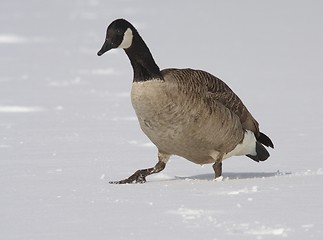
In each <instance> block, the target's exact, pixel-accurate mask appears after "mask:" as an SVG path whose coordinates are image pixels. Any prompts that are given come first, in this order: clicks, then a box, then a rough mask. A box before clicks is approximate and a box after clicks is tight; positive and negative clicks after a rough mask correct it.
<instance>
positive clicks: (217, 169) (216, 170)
mask: <svg viewBox="0 0 323 240" xmlns="http://www.w3.org/2000/svg"><path fill="white" fill-rule="evenodd" d="M213 170H214V173H215V179H217V178H219V177H221V176H222V162H221V161H218V162H215V163H214V164H213Z"/></svg>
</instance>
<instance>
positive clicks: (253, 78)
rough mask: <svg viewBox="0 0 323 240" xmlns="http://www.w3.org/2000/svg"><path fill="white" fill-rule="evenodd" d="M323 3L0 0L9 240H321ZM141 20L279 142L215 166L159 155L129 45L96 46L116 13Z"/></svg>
mask: <svg viewBox="0 0 323 240" xmlns="http://www.w3.org/2000/svg"><path fill="white" fill-rule="evenodd" d="M322 12H323V4H322V2H321V1H291V0H290V1H278V0H277V1H276V0H274V1H266V2H265V1H213V0H212V1H211V0H210V1H176V2H175V1H130V0H129V1H103V0H73V1H63V0H55V1H54V0H53V1H40V0H34V1H19V0H10V1H9V0H8V1H2V2H1V7H0V239H1V240H2V239H3V240H22V239H24V240H25V239H33V240H38V239H39V240H46V239H53V240H54V239H55V240H58V239H64V240H65V239H66V240H70V239H78V240H83V239H84V240H88V239H89V240H94V239H95V240H97V239H98V240H101V239H156V240H158V239H239V240H240V239H279V238H284V239H293V240H294V239H321V238H322V237H323V233H322V231H323V203H322V197H323V194H322V187H323V163H322V161H323V159H322V158H323V150H322V145H323V139H322V134H323V126H322V117H323V107H322V102H323V93H322V90H323V83H322V80H323V79H322V71H323V47H322V43H323V27H322V26H323V14H322ZM120 17H123V18H126V19H127V20H129V21H130V22H132V23H133V24H134V25H135V26H136V27H137V29H138V31H139V32H140V34H141V36H142V37H143V38H144V40H145V41H146V43H147V45H148V46H149V47H150V50H151V52H152V54H153V56H154V57H155V60H156V62H157V64H159V66H160V68H161V69H163V68H167V67H178V68H185V67H190V68H196V69H203V70H206V71H208V72H210V73H212V74H214V75H216V76H218V77H220V78H221V79H222V80H224V81H225V82H226V83H227V84H228V85H229V86H230V87H231V88H232V89H233V90H234V91H235V92H236V93H237V94H238V95H239V96H240V98H241V99H242V100H243V101H244V103H245V104H246V105H247V107H248V108H249V110H250V111H251V112H252V114H253V115H254V117H255V118H256V119H257V120H258V121H259V123H260V127H261V130H262V131H263V132H264V133H266V134H267V135H268V136H270V137H271V139H272V140H273V142H274V144H275V149H274V150H271V151H270V153H271V157H270V158H269V159H268V160H267V161H266V162H262V163H259V164H257V163H255V162H253V161H251V160H250V159H249V158H246V157H233V158H231V159H228V160H226V161H225V162H224V164H223V165H224V166H223V171H224V174H223V175H224V181H222V182H215V181H212V179H213V170H212V167H211V165H206V166H203V167H201V166H199V165H195V164H192V163H190V162H188V161H186V160H184V159H182V158H179V157H173V158H172V159H171V161H170V162H169V164H168V165H167V167H166V169H165V170H164V171H163V172H162V173H161V174H159V175H155V176H151V177H149V178H148V182H147V183H146V184H142V185H140V184H139V185H111V184H109V183H108V181H109V180H120V179H123V178H126V177H128V176H129V175H130V174H132V173H133V172H134V171H135V170H137V169H140V168H146V167H152V166H153V165H154V164H155V163H156V162H157V150H156V148H155V147H154V146H153V145H152V144H151V143H150V142H149V140H148V138H147V137H146V136H145V135H144V134H143V133H142V132H141V130H140V128H139V125H138V123H137V120H136V117H135V114H134V111H133V109H132V107H131V103H130V97H129V95H130V88H131V82H132V69H131V66H130V63H129V60H128V59H127V56H126V55H125V54H124V52H123V50H112V51H111V52H109V53H107V54H105V55H103V56H102V57H97V56H96V52H97V51H98V50H99V49H100V48H101V45H102V43H103V41H104V37H105V31H106V27H107V26H108V24H109V23H110V22H111V21H113V20H114V19H116V18H120Z"/></svg>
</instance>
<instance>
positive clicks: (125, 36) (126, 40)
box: [118, 28, 133, 48]
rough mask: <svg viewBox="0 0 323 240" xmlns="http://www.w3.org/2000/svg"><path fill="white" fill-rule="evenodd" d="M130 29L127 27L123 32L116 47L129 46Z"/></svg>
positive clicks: (130, 42) (131, 36)
mask: <svg viewBox="0 0 323 240" xmlns="http://www.w3.org/2000/svg"><path fill="white" fill-rule="evenodd" d="M132 38H133V35H132V31H131V29H130V28H128V29H127V30H126V31H125V32H124V34H123V40H122V42H121V44H120V45H119V47H118V48H129V47H130V46H131V44H132Z"/></svg>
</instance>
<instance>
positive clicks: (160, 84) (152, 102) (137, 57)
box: [97, 19, 274, 184]
mask: <svg viewBox="0 0 323 240" xmlns="http://www.w3.org/2000/svg"><path fill="white" fill-rule="evenodd" d="M113 48H123V49H124V51H125V52H126V54H127V55H128V57H129V60H130V63H131V65H132V68H133V72H134V77H133V83H132V89H131V101H132V105H133V108H134V109H135V112H136V114H137V117H138V120H139V123H140V127H141V129H142V131H143V132H144V133H145V134H146V135H147V136H148V138H149V139H150V140H151V141H152V142H153V143H154V144H155V145H156V147H157V148H158V163H157V164H156V165H155V166H154V167H152V168H148V169H142V170H138V171H136V172H135V173H134V174H133V175H131V176H130V177H129V178H127V179H124V180H121V181H116V182H111V183H118V184H123V183H144V182H145V181H146V177H147V176H148V175H150V174H153V173H158V172H160V171H162V170H163V169H164V168H165V166H166V163H167V161H168V159H169V158H170V156H171V155H178V156H181V157H184V158H186V159H187V160H189V161H192V162H194V163H197V164H208V163H213V169H214V172H215V178H218V177H220V176H221V175H222V161H223V160H224V159H226V158H229V157H231V156H240V155H246V156H248V157H249V158H251V159H253V160H254V161H256V162H259V161H264V160H266V159H267V158H268V157H269V153H268V151H267V150H266V149H265V147H264V146H263V145H265V146H267V147H272V148H274V145H273V143H272V141H271V140H270V138H269V137H267V136H266V135H265V134H263V133H261V132H260V131H259V125H258V122H257V121H256V120H255V119H254V118H253V117H252V115H251V114H250V113H249V111H248V109H247V108H246V107H245V106H244V104H243V103H242V101H241V100H240V98H239V97H238V96H237V95H236V94H235V93H234V92H233V91H232V90H231V89H230V88H229V87H228V86H227V85H226V84H225V83H224V82H222V81H221V80H220V79H219V78H217V77H215V76H213V75H211V74H210V73H207V72H205V71H202V70H193V69H164V70H162V71H160V70H159V67H158V66H157V64H156V63H155V61H154V59H153V57H152V55H151V53H150V51H149V49H148V47H147V45H146V44H145V42H144V40H143V39H142V38H141V36H140V35H139V33H138V31H137V30H136V29H135V27H134V26H133V25H132V24H131V23H129V22H128V21H126V20H124V19H117V20H114V21H113V22H112V23H111V24H110V25H109V26H108V28H107V32H106V38H105V41H104V44H103V46H102V48H101V49H100V51H99V52H98V53H97V54H98V56H101V55H102V54H104V53H105V52H107V51H109V50H110V49H113Z"/></svg>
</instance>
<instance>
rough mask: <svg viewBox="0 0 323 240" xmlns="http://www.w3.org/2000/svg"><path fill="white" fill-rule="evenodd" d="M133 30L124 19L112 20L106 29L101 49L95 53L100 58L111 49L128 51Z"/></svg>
mask: <svg viewBox="0 0 323 240" xmlns="http://www.w3.org/2000/svg"><path fill="white" fill-rule="evenodd" d="M134 31H136V30H135V28H134V27H133V26H132V25H131V23H129V22H128V21H126V20H124V19H117V20H114V21H113V22H112V23H111V24H110V25H109V26H108V28H107V33H106V37H105V41H104V43H103V46H102V48H101V49H100V51H99V52H98V53H97V54H98V56H101V55H102V54H104V53H105V52H107V51H109V50H110V49H113V48H123V49H128V48H129V47H131V45H132V40H133V32H134Z"/></svg>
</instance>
